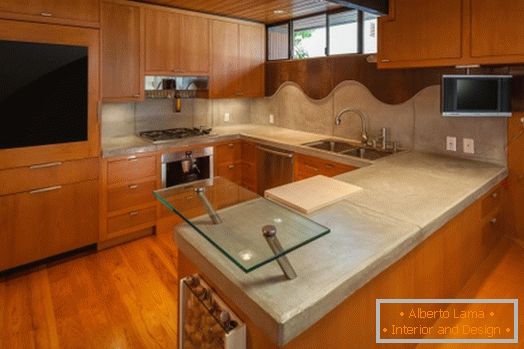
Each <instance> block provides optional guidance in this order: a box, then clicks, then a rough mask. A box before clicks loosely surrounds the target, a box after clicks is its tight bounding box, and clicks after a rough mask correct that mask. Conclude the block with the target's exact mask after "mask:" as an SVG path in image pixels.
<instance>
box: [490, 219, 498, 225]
mask: <svg viewBox="0 0 524 349" xmlns="http://www.w3.org/2000/svg"><path fill="white" fill-rule="evenodd" d="M489 222H490V223H491V224H493V225H495V224H497V219H496V218H492V219H491V220H490V221H489Z"/></svg>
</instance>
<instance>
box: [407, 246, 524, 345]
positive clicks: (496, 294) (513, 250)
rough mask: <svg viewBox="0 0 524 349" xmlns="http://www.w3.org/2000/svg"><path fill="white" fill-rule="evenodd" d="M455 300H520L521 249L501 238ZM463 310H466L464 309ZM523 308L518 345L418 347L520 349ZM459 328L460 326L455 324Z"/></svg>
mask: <svg viewBox="0 0 524 349" xmlns="http://www.w3.org/2000/svg"><path fill="white" fill-rule="evenodd" d="M455 298H478V299H480V298H505V299H508V298H511V299H513V298H518V299H519V301H520V302H522V300H524V246H523V245H521V244H520V243H519V242H515V241H513V240H510V239H508V238H503V239H502V240H501V242H500V243H499V244H498V245H497V246H496V248H494V249H493V251H492V253H491V254H490V256H489V257H488V258H487V259H486V260H485V261H484V263H482V265H481V266H480V267H479V269H478V270H477V272H476V273H475V274H474V275H473V277H472V278H471V279H469V281H468V282H467V283H466V285H465V286H464V288H463V289H462V290H461V291H460V292H459V294H458V295H457V296H456V297H455ZM466 309H467V308H466ZM522 320H524V307H523V306H522V304H519V344H497V345H493V344H484V345H482V344H474V345H472V344H462V345H461V344H433V345H431V344H420V345H418V346H417V348H420V349H462V348H464V349H470V348H473V347H475V348H493V347H496V348H524V341H523V340H522V335H523V334H524V323H523V321H522ZM457 324H459V325H460V322H459V323H457Z"/></svg>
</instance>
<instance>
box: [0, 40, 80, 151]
mask: <svg viewBox="0 0 524 349" xmlns="http://www.w3.org/2000/svg"><path fill="white" fill-rule="evenodd" d="M87 100H88V49H87V47H82V46H69V45H55V44H41V43H28V42H17V41H5V40H0V149H7V148H18V147H30V146H38V145H47V144H59V143H69V142H81V141H86V140H87V137H88V134H87V133H88V113H87V104H88V103H87Z"/></svg>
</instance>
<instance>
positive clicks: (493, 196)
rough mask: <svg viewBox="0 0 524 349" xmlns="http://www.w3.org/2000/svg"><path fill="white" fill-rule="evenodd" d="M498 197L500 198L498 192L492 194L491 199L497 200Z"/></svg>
mask: <svg viewBox="0 0 524 349" xmlns="http://www.w3.org/2000/svg"><path fill="white" fill-rule="evenodd" d="M498 196H499V193H497V192H494V193H493V194H491V197H492V198H493V199H496V198H497V197H498Z"/></svg>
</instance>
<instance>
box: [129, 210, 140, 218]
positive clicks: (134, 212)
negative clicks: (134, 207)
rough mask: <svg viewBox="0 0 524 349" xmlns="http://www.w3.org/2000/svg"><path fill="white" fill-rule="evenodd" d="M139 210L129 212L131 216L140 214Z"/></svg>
mask: <svg viewBox="0 0 524 349" xmlns="http://www.w3.org/2000/svg"><path fill="white" fill-rule="evenodd" d="M138 213H139V212H138V211H133V212H129V216H130V217H134V216H138Z"/></svg>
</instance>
